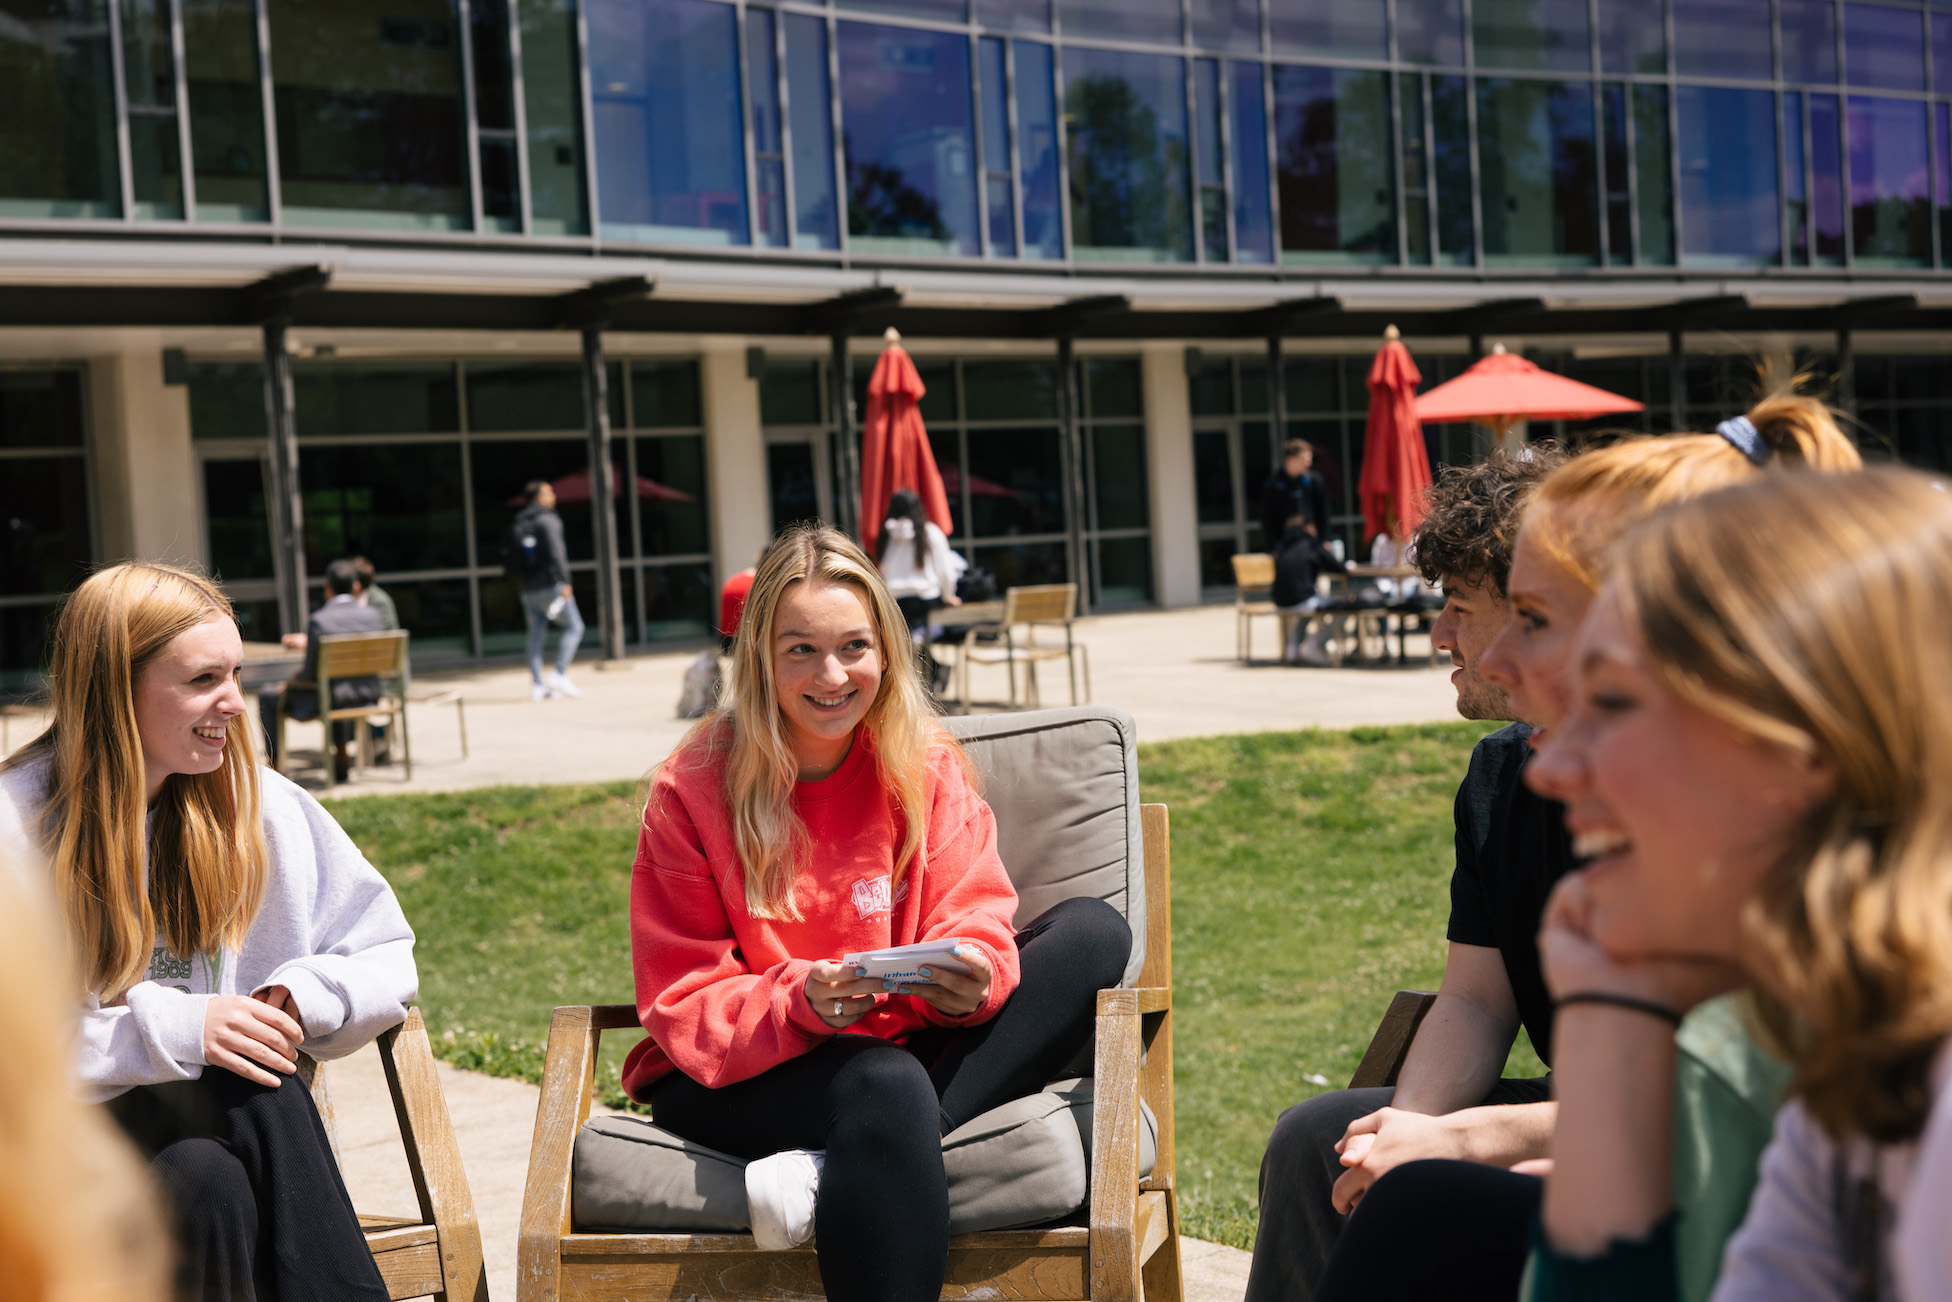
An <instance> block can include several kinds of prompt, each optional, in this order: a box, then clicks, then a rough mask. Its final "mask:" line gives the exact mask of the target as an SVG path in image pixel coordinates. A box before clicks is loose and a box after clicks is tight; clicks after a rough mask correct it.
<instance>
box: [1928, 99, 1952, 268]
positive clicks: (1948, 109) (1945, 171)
mask: <svg viewBox="0 0 1952 1302" xmlns="http://www.w3.org/2000/svg"><path fill="white" fill-rule="evenodd" d="M1932 112H1933V113H1934V114H1935V115H1936V116H1937V118H1938V130H1937V131H1936V132H1935V133H1934V134H1933V137H1932V146H1933V150H1932V201H1933V203H1935V204H1936V205H1937V207H1938V242H1939V248H1940V249H1941V250H1948V249H1952V105H1947V104H1943V103H1940V104H1934V105H1932ZM1940 256H1941V257H1945V256H1947V255H1946V254H1945V253H1943V252H1941V254H1940Z"/></svg>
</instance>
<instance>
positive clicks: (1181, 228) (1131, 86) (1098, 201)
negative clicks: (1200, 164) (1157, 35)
mask: <svg viewBox="0 0 1952 1302" xmlns="http://www.w3.org/2000/svg"><path fill="white" fill-rule="evenodd" d="M1064 81H1065V88H1064V118H1065V123H1066V126H1067V127H1068V129H1069V134H1070V158H1071V223H1072V227H1071V238H1072V244H1073V249H1072V255H1073V256H1074V257H1077V258H1079V259H1084V260H1091V261H1101V262H1171V261H1174V260H1178V261H1182V262H1187V261H1191V260H1192V257H1193V228H1192V223H1191V222H1190V221H1189V220H1188V213H1187V198H1188V196H1187V189H1188V182H1189V181H1190V179H1191V178H1190V177H1189V175H1188V172H1187V161H1188V160H1187V157H1186V154H1187V149H1186V83H1185V70H1184V66H1183V64H1182V61H1181V60H1179V59H1176V58H1173V57H1171V56H1167V55H1155V54H1128V53H1124V52H1121V51H1116V50H1092V49H1085V48H1081V47H1078V46H1072V47H1070V48H1068V49H1066V50H1065V51H1064Z"/></svg>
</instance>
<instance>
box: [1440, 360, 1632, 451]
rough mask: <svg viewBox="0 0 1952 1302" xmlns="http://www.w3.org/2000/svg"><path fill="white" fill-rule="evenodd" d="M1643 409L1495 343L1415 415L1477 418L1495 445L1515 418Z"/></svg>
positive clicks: (1585, 415) (1586, 415)
mask: <svg viewBox="0 0 1952 1302" xmlns="http://www.w3.org/2000/svg"><path fill="white" fill-rule="evenodd" d="M1644 409H1645V404H1643V403H1638V402H1635V401H1634V400H1633V399H1632V398H1622V397H1621V396H1620V395H1619V394H1617V393H1608V392H1607V391H1606V390H1605V389H1596V388H1594V387H1593V386H1592V385H1590V384H1581V383H1580V382H1579V381H1578V380H1569V379H1567V378H1566V377H1565V376H1563V375H1554V374H1553V373H1552V372H1551V371H1546V370H1541V369H1540V368H1539V367H1537V366H1535V365H1533V364H1532V363H1531V362H1528V361H1526V360H1525V359H1524V358H1523V357H1520V356H1518V355H1517V354H1515V353H1508V352H1506V351H1505V346H1504V345H1503V344H1494V345H1493V346H1492V349H1491V351H1490V352H1489V353H1487V354H1486V355H1485V356H1484V357H1481V358H1479V359H1478V360H1477V361H1476V362H1475V363H1473V364H1472V366H1471V368H1470V369H1469V370H1467V371H1465V372H1464V374H1462V375H1460V376H1458V377H1457V378H1456V379H1454V380H1449V381H1446V382H1445V383H1443V384H1440V385H1438V386H1437V387H1436V388H1434V389H1432V390H1431V391H1430V392H1428V393H1426V394H1424V395H1423V396H1422V397H1420V398H1418V399H1417V416H1418V418H1419V419H1421V420H1424V421H1426V422H1430V423H1433V424H1434V423H1438V422H1442V421H1453V420H1469V421H1476V422H1477V423H1478V424H1480V425H1488V426H1490V427H1491V432H1492V433H1493V434H1495V435H1497V437H1498V441H1499V442H1500V443H1503V442H1504V441H1505V436H1506V435H1507V434H1508V433H1509V432H1510V431H1511V429H1512V427H1513V426H1514V425H1517V424H1518V423H1519V422H1520V421H1525V420H1586V419H1588V418H1590V417H1593V416H1612V415H1619V414H1623V413H1625V412H1630V411H1641V410H1644Z"/></svg>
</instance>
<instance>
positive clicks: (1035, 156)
mask: <svg viewBox="0 0 1952 1302" xmlns="http://www.w3.org/2000/svg"><path fill="white" fill-rule="evenodd" d="M1014 54H1015V55H1016V65H1017V66H1016V74H1017V77H1016V81H1017V85H1016V92H1017V167H1018V169H1019V171H1020V173H1021V174H1022V177H1023V252H1024V256H1025V257H1029V258H1061V257H1063V256H1064V211H1063V193H1062V188H1061V186H1060V185H1059V177H1058V167H1057V161H1058V160H1057V89H1056V84H1055V79H1056V75H1057V74H1056V69H1055V67H1054V66H1053V64H1054V60H1053V59H1052V57H1051V47H1050V46H1048V45H1039V44H1037V43H1036V42H1035V41H1018V42H1016V49H1015V51H1014Z"/></svg>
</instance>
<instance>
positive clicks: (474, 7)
mask: <svg viewBox="0 0 1952 1302" xmlns="http://www.w3.org/2000/svg"><path fill="white" fill-rule="evenodd" d="M508 19H509V13H508V0H470V3H469V5H468V49H469V52H470V53H471V54H472V56H473V58H474V123H475V134H476V138H477V140H478V141H479V143H480V149H481V156H480V157H481V162H480V167H481V218H482V225H483V227H484V228H486V229H488V230H492V231H519V230H521V229H522V210H521V203H522V196H521V188H522V183H521V177H520V175H519V173H520V171H521V168H520V165H519V164H518V163H517V161H516V148H515V135H516V132H515V62H514V57H513V51H512V49H511V47H510V44H509V42H510V40H511V34H510V32H509V30H508Z"/></svg>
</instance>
